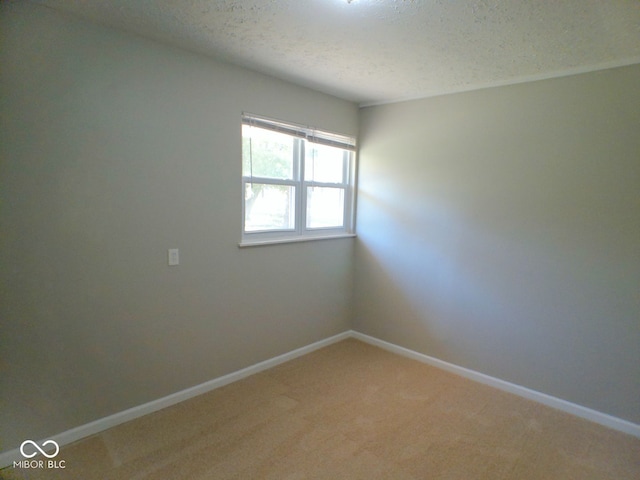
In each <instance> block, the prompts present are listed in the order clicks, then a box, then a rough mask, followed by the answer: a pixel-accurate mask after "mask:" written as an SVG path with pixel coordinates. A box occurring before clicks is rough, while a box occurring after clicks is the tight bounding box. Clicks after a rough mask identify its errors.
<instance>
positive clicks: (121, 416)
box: [0, 331, 352, 468]
mask: <svg viewBox="0 0 640 480" xmlns="http://www.w3.org/2000/svg"><path fill="white" fill-rule="evenodd" d="M351 336H352V333H351V331H345V332H342V333H339V334H337V335H334V336H332V337H329V338H325V339H324V340H320V341H318V342H314V343H312V344H310V345H307V346H305V347H301V348H298V349H296V350H292V351H290V352H287V353H284V354H282V355H278V356H276V357H273V358H270V359H268V360H265V361H263V362H260V363H256V364H255V365H251V366H249V367H247V368H243V369H241V370H238V371H236V372H232V373H229V374H227V375H223V376H222V377H218V378H214V379H213V380H209V381H207V382H204V383H201V384H200V385H196V386H194V387H191V388H187V389H185V390H182V391H180V392H176V393H172V394H171V395H167V396H166V397H162V398H159V399H156V400H152V401H151V402H148V403H145V404H142V405H138V406H137V407H133V408H129V409H127V410H124V411H122V412H118V413H115V414H113V415H109V416H108V417H104V418H101V419H99V420H95V421H93V422H90V423H87V424H85V425H81V426H79V427H76V428H72V429H71V430H67V431H66V432H62V433H59V434H56V435H53V436H51V437H48V438H46V439H42V440H41V441H38V442H37V443H38V444H39V445H42V442H43V441H45V440H53V441H55V442H56V443H57V444H58V445H59V446H60V447H62V446H64V445H69V444H70V443H73V442H76V441H78V440H81V439H83V438H86V437H89V436H91V435H95V434H96V433H100V432H102V431H104V430H108V429H109V428H113V427H115V426H117V425H120V424H122V423H125V422H128V421H130V420H134V419H136V418H139V417H142V416H144V415H148V414H150V413H153V412H157V411H158V410H162V409H163V408H167V407H170V406H172V405H175V404H177V403H180V402H183V401H185V400H188V399H190V398H193V397H196V396H198V395H202V394H203V393H207V392H210V391H212V390H215V389H216V388H220V387H223V386H225V385H228V384H230V383H233V382H237V381H238V380H242V379H243V378H246V377H248V376H250V375H254V374H256V373H259V372H262V371H264V370H267V369H269V368H272V367H275V366H276V365H280V364H281V363H285V362H288V361H289V360H293V359H294V358H297V357H301V356H302V355H306V354H308V353H311V352H313V351H314V350H318V349H320V348H323V347H326V346H328V345H331V344H333V343H336V342H339V341H341V340H345V339H347V338H350V337H351ZM25 440H26V439H25ZM32 440H33V439H32ZM23 459H24V458H23V457H22V454H21V453H20V449H19V448H16V449H14V450H9V451H6V452H2V453H0V468H4V467H8V466H12V465H13V462H17V461H20V460H23Z"/></svg>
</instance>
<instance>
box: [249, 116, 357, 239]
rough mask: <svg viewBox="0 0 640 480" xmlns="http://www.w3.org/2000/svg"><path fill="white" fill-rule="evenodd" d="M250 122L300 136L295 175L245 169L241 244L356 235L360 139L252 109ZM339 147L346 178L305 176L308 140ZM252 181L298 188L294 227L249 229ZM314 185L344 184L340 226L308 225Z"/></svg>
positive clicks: (342, 186) (296, 136)
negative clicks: (274, 175) (285, 176)
mask: <svg viewBox="0 0 640 480" xmlns="http://www.w3.org/2000/svg"><path fill="white" fill-rule="evenodd" d="M244 125H249V126H253V127H257V128H262V129H265V130H271V131H274V132H278V133H283V134H286V135H289V136H291V137H293V138H294V139H297V141H299V142H300V143H298V144H294V158H293V163H294V165H293V179H277V178H266V177H259V176H254V175H251V176H246V175H244V172H243V173H242V177H241V178H242V181H241V185H242V190H241V193H242V217H241V218H242V222H241V237H240V243H239V246H240V247H250V246H261V245H270V244H279V243H290V242H303V241H313V240H323V239H330V238H350V237H355V236H356V235H355V195H356V189H355V182H356V169H357V152H356V140H355V138H353V137H349V136H346V135H340V134H335V133H331V132H326V131H323V130H318V129H315V128H312V127H306V126H302V125H296V124H292V123H285V122H282V121H280V120H273V119H269V118H267V117H262V116H257V115H253V114H249V113H243V114H242V126H244ZM304 142H310V143H315V144H318V145H325V146H331V147H337V148H340V149H342V150H344V160H343V180H344V181H343V182H319V181H315V180H305V151H306V149H305V148H302V147H303V146H304V145H305V143H304ZM248 183H261V184H267V185H287V186H292V187H293V188H294V190H295V198H294V201H293V204H294V205H295V213H294V228H292V229H283V230H262V231H245V215H246V211H245V208H246V205H245V191H246V188H247V184H248ZM313 187H328V188H340V189H342V190H344V211H343V224H342V226H339V227H315V228H311V227H307V197H308V189H309V188H313Z"/></svg>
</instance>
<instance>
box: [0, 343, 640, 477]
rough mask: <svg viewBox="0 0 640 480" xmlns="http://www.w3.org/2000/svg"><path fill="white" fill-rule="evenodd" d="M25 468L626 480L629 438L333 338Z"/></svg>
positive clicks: (639, 471)
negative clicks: (57, 463)
mask: <svg viewBox="0 0 640 480" xmlns="http://www.w3.org/2000/svg"><path fill="white" fill-rule="evenodd" d="M57 459H58V460H65V464H66V468H65V469H64V470H21V471H19V470H13V469H6V470H3V471H2V472H1V473H0V475H4V476H5V477H6V478H28V479H44V478H46V479H58V478H60V479H79V480H92V479H100V480H107V479H113V480H116V479H118V480H123V479H163V480H164V479H189V480H204V479H279V480H280V479H289V480H293V479H318V478H322V479H367V480H369V479H397V480H402V479H420V480H422V479H434V480H435V479H438V480H444V479H460V480H463V479H464V480H475V479H490V480H499V479H517V480H528V479H544V480H552V479H562V480H569V479H580V480H590V479H615V480H623V479H636V480H637V479H640V439H638V438H634V437H632V436H629V435H625V434H622V433H618V432H615V431H613V430H609V429H607V428H604V427H601V426H598V425H596V424H593V423H590V422H587V421H585V420H582V419H579V418H576V417H573V416H571V415H568V414H565V413H562V412H559V411H557V410H554V409H551V408H548V407H545V406H542V405H539V404H537V403H534V402H531V401H528V400H524V399H522V398H520V397H517V396H514V395H510V394H507V393H504V392H501V391H499V390H495V389H492V388H490V387H487V386H484V385H480V384H477V383H474V382H472V381H470V380H466V379H463V378H461V377H458V376H455V375H452V374H450V373H446V372H444V371H441V370H438V369H436V368H433V367H430V366H427V365H424V364H422V363H419V362H417V361H414V360H410V359H407V358H404V357H401V356H398V355H395V354H393V353H389V352H386V351H384V350H381V349H379V348H376V347H373V346H370V345H368V344H365V343H362V342H359V341H357V340H352V339H350V340H345V341H343V342H340V343H337V344H334V345H331V346H329V347H326V348H323V349H321V350H318V351H316V352H313V353H311V354H309V355H306V356H304V357H300V358H298V359H295V360H292V361H290V362H287V363H285V364H282V365H280V366H278V367H275V368H273V369H271V370H268V371H265V372H262V373H259V374H256V375H254V376H251V377H249V378H246V379H244V380H241V381H239V382H236V383H233V384H231V385H227V386H225V387H223V388H220V389H218V390H214V391H212V392H210V393H208V394H205V395H201V396H199V397H196V398H194V399H191V400H189V401H186V402H183V403H181V404H179V405H176V406H173V407H171V408H167V409H165V410H162V411H160V412H157V413H154V414H151V415H148V416H146V417H142V418H140V419H137V420H134V421H131V422H129V423H126V424H123V425H121V426H118V427H115V428H113V429H111V430H108V431H105V432H103V433H101V434H99V435H96V436H93V437H90V438H87V439H85V440H82V441H80V442H77V443H75V444H73V445H69V446H67V447H64V448H63V449H62V450H61V452H60V454H59V455H58V457H57Z"/></svg>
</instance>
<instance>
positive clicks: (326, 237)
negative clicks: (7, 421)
mask: <svg viewBox="0 0 640 480" xmlns="http://www.w3.org/2000/svg"><path fill="white" fill-rule="evenodd" d="M355 237H356V234H355V233H340V234H337V235H319V236H317V237H291V238H278V239H273V240H258V241H255V242H247V241H242V242H240V243H239V244H238V247H240V248H247V247H263V246H266V245H278V244H281V243H299V242H315V241H317V240H333V239H336V238H355Z"/></svg>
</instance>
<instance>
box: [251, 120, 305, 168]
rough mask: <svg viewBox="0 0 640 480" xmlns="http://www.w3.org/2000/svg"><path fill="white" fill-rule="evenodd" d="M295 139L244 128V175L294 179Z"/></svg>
mask: <svg viewBox="0 0 640 480" xmlns="http://www.w3.org/2000/svg"><path fill="white" fill-rule="evenodd" d="M294 141H295V139H294V137H291V136H289V135H285V134H283V133H277V132H272V131H271V130H265V129H263V128H257V127H252V126H250V125H243V126H242V175H244V176H245V177H251V176H253V177H266V178H278V179H287V180H291V179H293V144H294Z"/></svg>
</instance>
